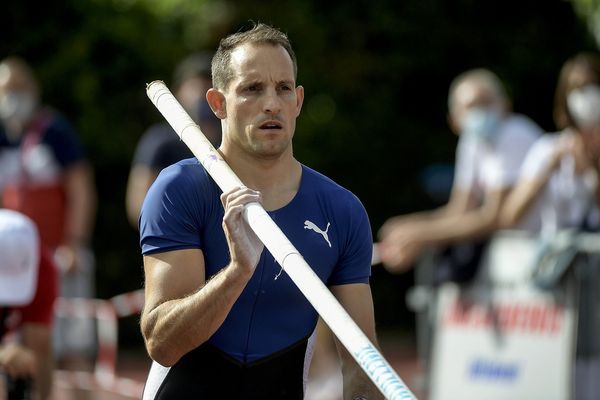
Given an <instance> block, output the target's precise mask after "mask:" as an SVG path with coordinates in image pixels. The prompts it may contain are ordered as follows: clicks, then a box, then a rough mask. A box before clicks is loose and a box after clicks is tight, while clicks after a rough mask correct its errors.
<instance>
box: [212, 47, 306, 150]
mask: <svg viewBox="0 0 600 400" xmlns="http://www.w3.org/2000/svg"><path fill="white" fill-rule="evenodd" d="M230 68H231V70H232V71H233V79H232V80H231V82H230V83H229V85H228V87H227V88H226V89H224V90H223V95H224V97H225V106H224V107H225V118H224V121H225V123H224V136H223V143H224V145H225V146H235V147H238V148H240V149H241V150H242V151H244V152H247V153H250V154H252V155H253V156H257V157H259V158H266V159H269V158H277V157H279V156H280V155H281V154H283V153H285V152H291V151H292V145H291V143H292V137H293V136H294V130H295V128H296V118H297V117H298V115H299V114H300V109H301V107H302V101H303V99H304V89H303V88H302V87H301V86H299V87H296V82H295V78H294V67H293V63H292V60H291V58H290V56H289V54H288V53H287V51H286V50H285V49H284V48H283V47H281V46H274V45H270V44H264V45H253V44H246V45H242V46H240V47H238V48H236V49H235V50H234V51H233V52H232V54H231V62H230Z"/></svg>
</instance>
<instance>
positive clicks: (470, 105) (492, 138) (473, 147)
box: [379, 69, 542, 282]
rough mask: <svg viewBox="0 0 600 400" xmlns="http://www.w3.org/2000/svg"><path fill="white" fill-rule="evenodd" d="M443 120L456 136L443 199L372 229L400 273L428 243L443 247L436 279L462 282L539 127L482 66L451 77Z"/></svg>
mask: <svg viewBox="0 0 600 400" xmlns="http://www.w3.org/2000/svg"><path fill="white" fill-rule="evenodd" d="M448 108H449V115H448V121H449V125H450V127H451V129H452V130H453V131H454V132H455V133H456V134H457V135H459V141H458V146H457V150H456V161H455V172H454V181H453V184H452V190H451V195H450V199H449V201H448V203H447V204H446V205H444V206H442V207H440V208H438V209H435V210H433V211H425V212H419V213H414V214H409V215H402V216H396V217H393V218H390V219H388V220H387V221H386V222H385V223H384V225H383V226H382V227H381V229H380V230H379V239H380V245H379V251H380V256H381V260H382V262H383V264H384V266H385V267H386V268H387V269H388V270H389V271H392V272H401V271H405V270H406V269H408V268H409V267H411V266H412V265H413V263H414V262H415V260H416V259H417V257H418V256H419V255H420V254H421V253H422V252H423V251H424V250H425V249H427V248H429V247H435V246H439V247H446V250H445V252H444V254H443V255H442V262H440V263H439V265H436V266H435V271H434V274H435V277H436V280H437V281H454V282H466V281H469V280H470V279H472V277H473V276H474V275H475V273H476V271H477V267H478V263H479V256H480V255H481V253H482V251H483V248H484V244H485V241H486V238H487V237H488V236H489V235H490V234H492V233H493V232H494V231H495V230H496V229H497V228H498V226H499V221H500V215H501V213H500V211H501V210H502V206H503V204H504V202H505V200H506V197H507V195H508V193H509V191H510V190H511V189H512V187H513V185H514V183H515V180H516V179H517V177H518V173H519V168H520V167H521V164H522V162H523V160H524V158H525V155H526V154H527V151H528V150H529V148H530V147H531V145H532V144H533V143H534V141H535V140H536V139H537V138H538V137H539V136H540V135H541V134H542V130H541V129H540V128H539V127H538V126H537V125H536V124H535V123H534V122H533V121H532V120H530V119H529V118H528V117H526V116H524V115H520V114H515V113H513V112H512V111H511V102H510V100H509V98H508V96H507V94H506V91H505V89H504V87H503V85H502V83H501V81H500V79H499V78H498V77H497V76H496V75H495V74H494V73H493V72H491V71H489V70H486V69H474V70H469V71H466V72H464V73H462V74H461V75H459V76H458V77H456V78H455V79H454V81H453V82H452V84H451V86H450V90H449V98H448Z"/></svg>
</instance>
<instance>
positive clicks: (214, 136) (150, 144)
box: [126, 52, 221, 229]
mask: <svg viewBox="0 0 600 400" xmlns="http://www.w3.org/2000/svg"><path fill="white" fill-rule="evenodd" d="M211 60H212V55H211V54H210V53H204V52H199V53H194V54H192V55H190V56H188V57H187V58H185V59H183V60H182V61H181V62H180V63H179V64H178V65H177V67H176V68H175V72H174V74H173V93H174V95H175V97H176V98H177V100H179V102H180V103H181V105H182V106H183V108H184V109H185V110H186V111H187V112H188V114H189V115H190V116H191V117H192V118H193V119H194V121H196V123H197V124H198V126H200V129H201V130H202V132H203V133H204V135H205V136H206V137H207V138H208V140H210V142H211V143H212V144H213V146H215V147H219V145H220V143H221V122H220V120H219V119H218V118H217V117H216V116H215V114H214V113H213V112H212V110H211V109H210V106H209V105H208V102H207V101H206V92H207V91H208V89H210V88H211V87H212V80H211V70H210V68H211ZM190 157H193V154H192V152H191V151H190V150H189V149H188V147H187V145H186V144H185V143H183V142H182V141H181V140H180V139H179V137H178V136H177V134H176V133H175V131H174V130H173V129H172V128H171V126H170V125H169V124H168V123H167V122H164V121H163V122H160V123H157V124H154V125H152V126H151V127H150V128H148V130H146V132H145V133H144V134H143V135H142V137H141V139H140V141H139V143H138V145H137V148H136V150H135V154H134V157H133V163H132V166H131V172H130V174H129V181H128V183H127V198H126V206H127V217H128V219H129V222H130V224H131V225H132V226H134V227H135V228H136V229H137V227H138V218H139V216H140V209H141V207H142V202H143V201H144V197H145V196H146V192H147V191H148V189H149V188H150V185H152V183H153V182H154V180H155V179H156V177H157V176H158V173H159V172H160V171H161V170H162V169H163V168H165V167H168V166H169V165H171V164H173V163H175V162H177V161H179V160H182V159H184V158H190Z"/></svg>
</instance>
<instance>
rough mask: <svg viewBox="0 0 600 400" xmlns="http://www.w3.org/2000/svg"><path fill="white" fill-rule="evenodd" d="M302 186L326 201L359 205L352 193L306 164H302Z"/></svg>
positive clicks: (345, 204) (352, 205)
mask: <svg viewBox="0 0 600 400" xmlns="http://www.w3.org/2000/svg"><path fill="white" fill-rule="evenodd" d="M303 174H304V175H305V176H304V178H303V179H304V180H305V183H304V185H303V186H304V187H305V188H306V191H307V192H308V193H311V194H313V195H314V196H317V197H319V198H320V199H322V200H323V201H326V202H334V203H335V204H336V205H337V206H338V207H346V206H347V207H356V206H361V207H362V205H361V203H360V200H359V199H358V197H356V195H354V193H352V192H351V191H350V190H348V189H346V188H345V187H343V186H341V185H340V184H338V183H336V182H334V181H333V180H332V179H331V178H329V177H327V176H325V175H323V174H321V173H320V172H317V171H315V170H313V169H311V168H309V167H307V166H303Z"/></svg>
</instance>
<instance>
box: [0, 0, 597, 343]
mask: <svg viewBox="0 0 600 400" xmlns="http://www.w3.org/2000/svg"><path fill="white" fill-rule="evenodd" d="M3 20H4V23H3V24H2V28H0V38H1V40H0V57H4V56H6V55H9V54H18V55H21V56H23V57H24V58H26V59H27V60H29V61H30V62H31V63H32V64H33V66H34V67H35V69H36V71H37V72H38V74H39V76H40V78H41V81H42V86H43V91H44V99H45V100H46V101H47V102H48V103H50V104H52V105H53V106H55V107H56V108H58V109H60V110H61V111H63V112H64V113H65V114H66V115H67V116H68V117H69V118H70V119H71V120H72V121H73V122H74V124H75V126H76V127H77V128H78V130H79V132H80V134H81V137H82V139H83V141H84V144H85V146H86V148H87V151H88V154H89V157H90V159H91V161H92V162H93V164H94V166H95V172H96V182H97V187H98V192H99V196H100V202H99V210H98V219H97V224H96V230H95V238H94V248H95V251H96V255H97V265H98V270H97V281H98V295H99V297H102V298H106V297H110V296H113V295H116V294H118V293H122V292H125V291H129V290H134V289H137V288H140V287H141V286H142V281H143V274H142V267H141V265H142V263H141V256H140V255H139V248H138V237H137V232H136V231H135V230H134V229H133V228H131V227H130V226H129V225H128V223H127V220H126V217H125V209H124V199H125V185H126V182H127V177H128V171H129V165H130V161H131V157H132V154H133V151H134V148H135V145H136V143H137V140H138V139H139V137H140V135H141V134H142V132H143V131H144V129H145V128H146V127H147V126H148V125H149V124H151V123H153V122H156V121H158V120H159V119H160V116H159V115H158V112H157V111H156V110H155V109H154V108H153V106H152V105H151V103H150V102H149V101H148V100H147V99H146V96H145V90H144V89H145V83H147V82H150V81H151V80H154V79H163V80H165V81H167V83H168V82H169V80H170V77H171V72H172V69H173V67H174V66H175V64H176V63H177V61H178V60H179V59H181V58H182V57H183V56H184V55H185V54H187V53H188V52H190V51H193V50H198V49H203V48H209V49H214V48H216V46H217V44H218V40H219V39H220V38H221V37H222V36H223V35H225V34H227V33H231V32H234V31H237V30H239V29H240V28H242V27H247V26H249V24H250V21H251V20H254V21H261V22H266V23H270V24H272V25H274V26H277V27H279V28H281V29H282V30H284V31H285V32H287V33H288V34H289V36H290V38H291V40H292V44H293V46H294V48H295V50H296V52H297V56H298V60H299V77H298V81H299V83H300V84H302V85H303V86H304V87H305V89H306V99H305V105H304V112H303V113H302V115H301V117H300V119H299V122H298V129H297V133H296V139H295V152H296V155H297V157H298V158H299V159H300V160H301V161H303V162H304V163H305V164H307V165H309V166H311V167H313V168H316V169H318V170H320V171H322V172H323V173H325V174H326V175H328V176H330V177H331V178H333V179H334V180H336V181H338V182H339V183H341V184H342V185H344V186H346V187H348V188H349V189H350V190H352V191H353V192H354V193H356V194H357V195H358V196H359V197H360V198H361V200H362V201H363V203H364V205H365V207H366V208H367V211H368V212H369V215H370V218H371V222H372V227H373V231H374V233H375V234H376V232H377V229H378V227H379V226H380V225H381V224H382V223H383V222H384V221H385V219H386V218H387V217H389V216H391V215H394V214H397V213H406V212H410V211H416V210H421V209H426V208H430V207H432V206H434V205H436V202H435V201H433V200H432V199H431V198H429V197H427V195H426V194H425V193H424V191H423V190H422V189H421V187H420V186H419V174H420V172H421V171H422V170H423V169H424V168H425V167H427V166H428V165H430V164H432V163H452V162H453V159H454V148H455V145H456V137H455V136H454V135H453V134H452V133H451V132H450V130H449V129H448V127H447V125H446V96H447V90H448V86H449V84H450V81H451V80H452V78H453V77H454V76H455V75H457V74H458V73H460V72H462V71H464V70H465V69H470V68H474V67H487V68H490V69H492V70H494V71H496V72H497V73H498V75H499V76H500V77H501V78H502V79H503V81H504V82H505V83H506V85H507V88H508V90H509V92H510V94H511V96H513V98H514V108H515V110H516V111H518V112H522V113H525V114H527V115H529V116H531V117H532V118H533V119H534V120H536V121H537V122H538V123H539V124H540V125H541V126H542V127H543V128H545V129H546V130H553V129H554V126H553V123H552V119H551V107H552V97H553V91H554V86H555V80H556V77H557V75H558V70H559V68H560V66H561V64H562V63H563V62H564V61H565V60H566V58H568V57H569V56H571V55H573V54H574V53H575V52H577V51H580V50H585V49H591V48H594V46H595V44H594V41H593V39H592V37H591V36H590V35H589V33H588V31H587V29H586V22H585V21H584V20H580V19H578V17H577V16H576V14H575V12H574V11H573V8H572V4H571V3H569V2H566V1H561V0H547V1H544V2H539V1H535V0H519V1H517V0H504V1H486V2H482V1H476V0H412V1H398V0H371V1H364V0H359V1H348V2H342V3H338V2H323V1H318V0H304V1H286V0H278V1H272V0H268V1H261V2H256V1H241V0H239V1H233V0H227V1H224V0H223V1H218V0H189V1H188V0H137V1H136V0H88V1H82V0H64V1H61V2H60V3H58V2H33V1H21V2H8V3H7V4H6V5H5V12H4V15H3ZM411 281H412V275H411V274H410V273H409V274H406V275H400V276H392V275H390V274H387V273H386V272H385V271H383V270H382V269H380V268H376V269H375V270H374V272H373V280H372V282H373V291H374V296H375V302H376V310H377V318H378V321H379V325H380V326H383V327H400V328H406V329H410V328H411V326H412V321H413V318H412V316H411V314H410V313H409V312H408V311H407V310H406V308H405V306H404V297H403V296H404V290H405V289H406V288H407V287H408V286H409V285H410V284H411ZM130 332H131V333H129V334H126V337H125V341H126V342H127V341H129V342H135V341H136V340H138V341H139V335H138V334H137V331H136V328H135V321H134V322H133V323H132V327H130Z"/></svg>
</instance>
